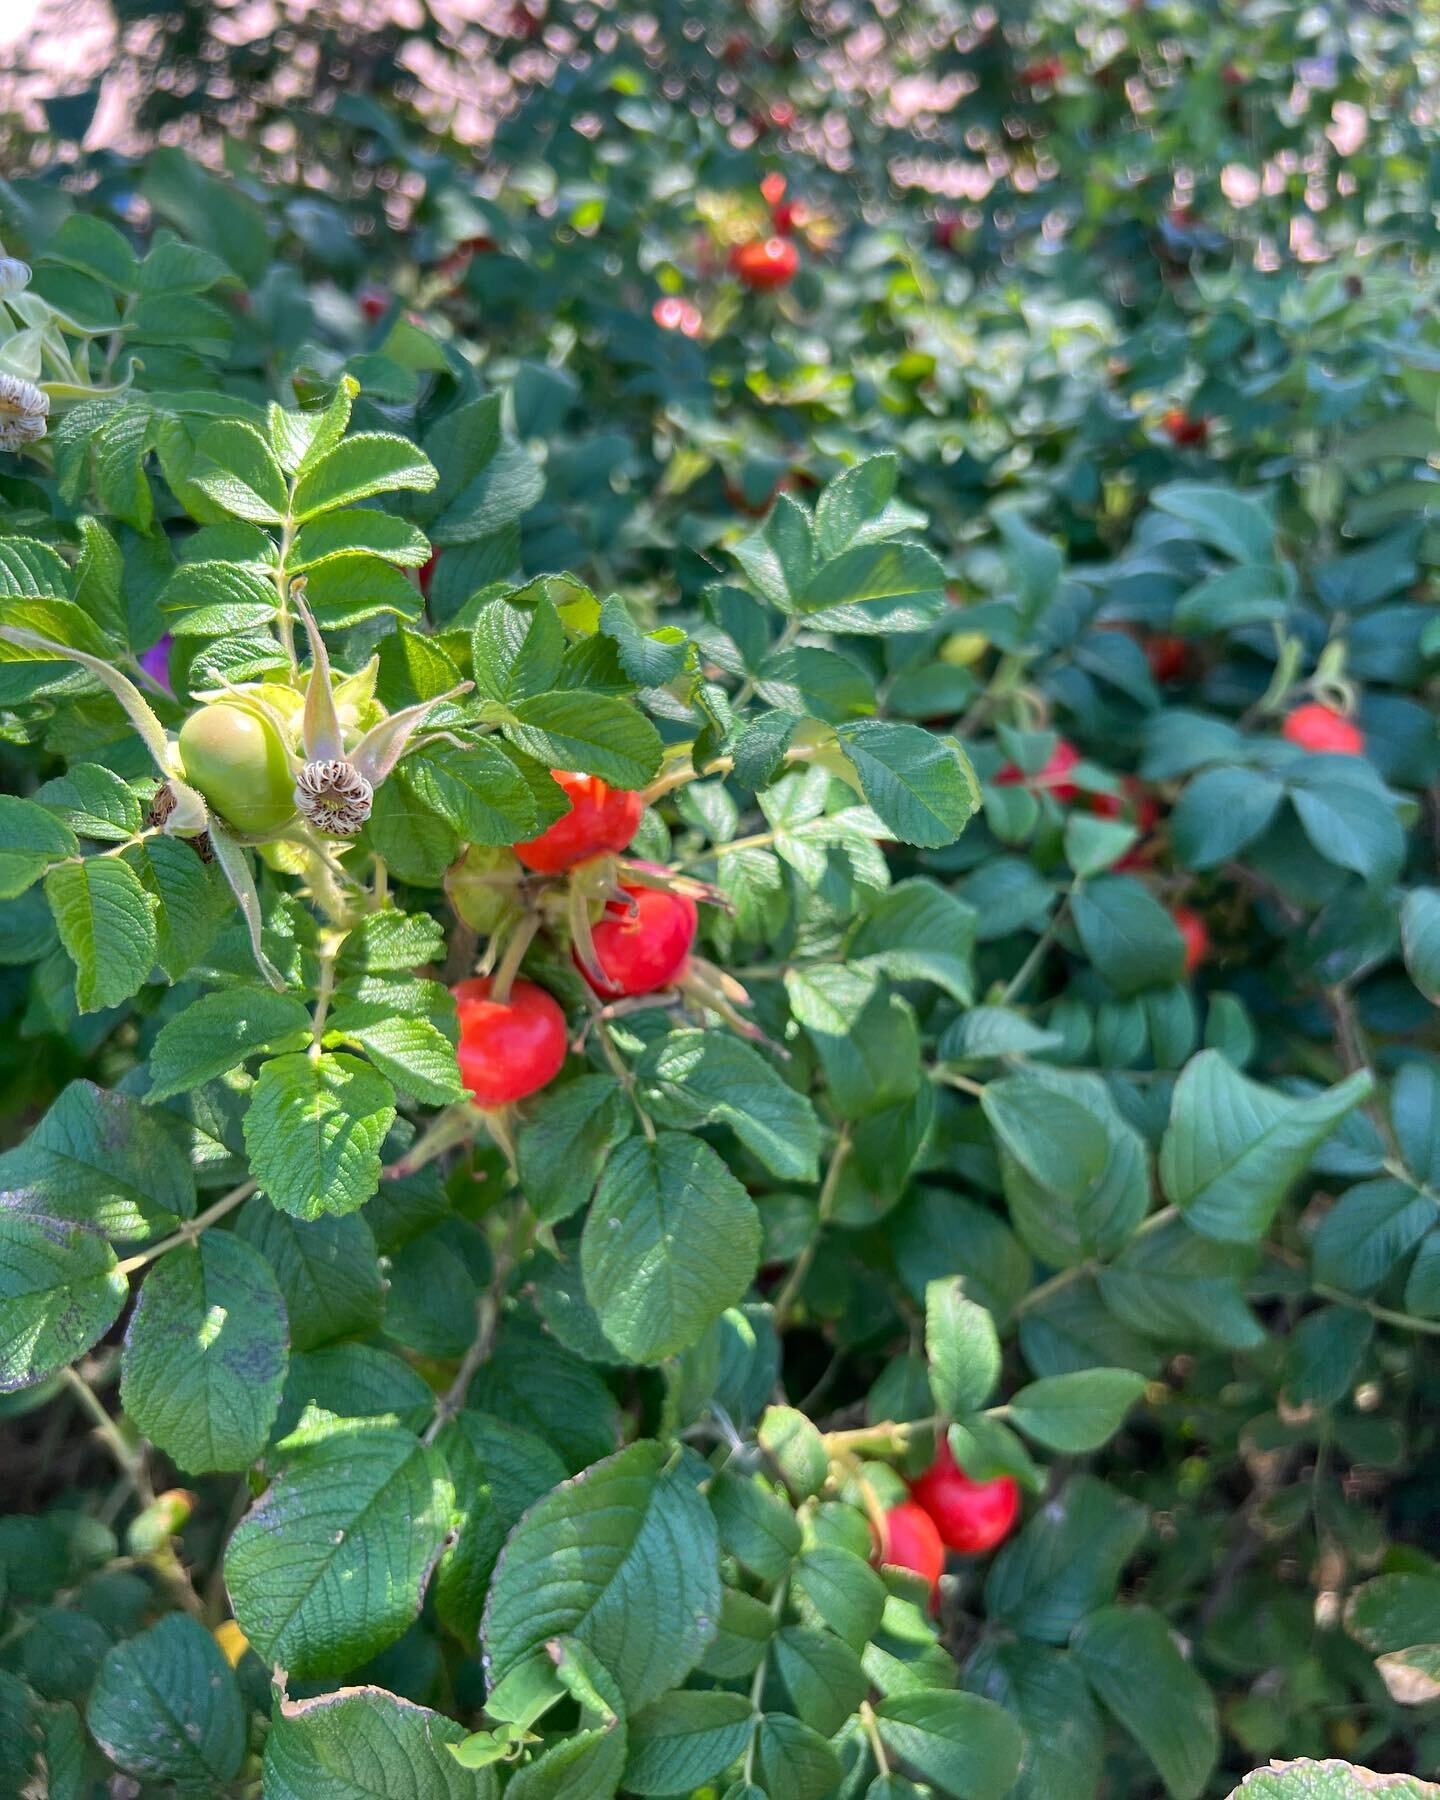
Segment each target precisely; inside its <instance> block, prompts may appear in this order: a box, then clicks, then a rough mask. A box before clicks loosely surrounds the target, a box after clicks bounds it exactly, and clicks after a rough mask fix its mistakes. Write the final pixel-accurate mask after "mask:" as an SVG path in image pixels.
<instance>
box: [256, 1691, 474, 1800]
mask: <svg viewBox="0 0 1440 1800" xmlns="http://www.w3.org/2000/svg"><path fill="white" fill-rule="evenodd" d="M465 1735H466V1733H465V1727H464V1726H463V1725H457V1724H456V1722H455V1721H454V1720H453V1719H447V1718H444V1717H443V1716H442V1715H441V1714H440V1713H435V1712H430V1711H429V1710H428V1709H427V1708H425V1707H423V1706H416V1705H415V1704H414V1702H413V1701H410V1700H402V1699H401V1698H400V1697H399V1696H398V1695H397V1694H389V1693H386V1692H385V1690H384V1689H383V1688H378V1687H352V1688H342V1689H341V1690H340V1691H339V1692H338V1693H334V1694H319V1695H316V1696H315V1698H313V1699H310V1700H286V1699H285V1698H284V1697H283V1696H277V1704H276V1707H275V1716H274V1718H273V1720H272V1721H271V1725H270V1733H269V1736H268V1737H267V1738H266V1740H265V1770H264V1775H265V1800H320V1796H322V1795H323V1796H324V1800H495V1796H496V1795H497V1794H498V1793H499V1788H498V1787H497V1785H496V1781H495V1775H494V1773H493V1771H492V1770H490V1769H475V1770H470V1769H464V1768H462V1767H461V1766H460V1764H459V1763H458V1762H457V1761H456V1760H455V1758H454V1756H453V1755H452V1754H451V1747H452V1746H453V1745H456V1744H459V1743H461V1742H462V1741H463V1740H464V1738H465Z"/></svg>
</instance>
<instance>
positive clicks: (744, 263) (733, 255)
mask: <svg viewBox="0 0 1440 1800" xmlns="http://www.w3.org/2000/svg"><path fill="white" fill-rule="evenodd" d="M799 269H800V252H799V251H798V250H797V249H796V248H795V246H794V245H793V244H792V243H791V242H790V241H789V239H788V238H783V237H769V238H756V239H754V241H753V242H751V243H748V244H737V245H736V246H735V248H734V249H733V250H732V251H731V252H730V272H731V274H732V275H734V276H735V277H736V278H737V279H738V280H739V281H740V283H741V285H742V286H744V287H748V288H751V289H753V290H754V291H755V292H756V293H762V294H768V293H770V292H772V291H773V290H774V289H775V288H782V287H788V286H789V285H790V283H791V282H792V281H793V280H794V279H795V277H796V275H797V274H798V273H799Z"/></svg>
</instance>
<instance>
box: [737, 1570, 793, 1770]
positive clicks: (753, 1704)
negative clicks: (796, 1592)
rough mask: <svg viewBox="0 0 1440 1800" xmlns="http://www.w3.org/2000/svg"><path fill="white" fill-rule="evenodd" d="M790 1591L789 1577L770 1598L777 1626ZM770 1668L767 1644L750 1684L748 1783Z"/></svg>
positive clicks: (746, 1749)
mask: <svg viewBox="0 0 1440 1800" xmlns="http://www.w3.org/2000/svg"><path fill="white" fill-rule="evenodd" d="M789 1591H790V1578H789V1576H788V1575H787V1576H786V1577H784V1579H782V1580H781V1581H780V1582H779V1583H778V1585H777V1586H776V1589H775V1592H774V1593H773V1594H772V1595H771V1596H770V1617H771V1618H772V1619H773V1620H774V1622H775V1624H776V1625H778V1624H779V1623H780V1615H781V1614H782V1613H783V1612H784V1610H785V1596H786V1594H787V1593H788V1592H789ZM773 1640H774V1633H773V1632H772V1633H771V1641H772V1642H773ZM769 1668H770V1646H769V1644H767V1645H766V1647H765V1652H764V1654H763V1655H762V1656H761V1658H760V1661H759V1663H758V1664H757V1665H756V1668H755V1679H754V1680H753V1681H752V1682H751V1683H750V1710H751V1711H752V1712H753V1713H754V1715H755V1717H754V1720H753V1721H752V1723H751V1726H750V1742H749V1743H748V1744H747V1745H746V1746H745V1780H746V1781H747V1782H753V1781H754V1779H755V1752H756V1750H757V1749H758V1748H759V1744H760V1722H761V1720H762V1719H763V1718H764V1717H765V1715H764V1713H763V1712H761V1710H760V1701H761V1698H762V1696H763V1695H764V1692H765V1676H766V1673H767V1672H768V1670H769Z"/></svg>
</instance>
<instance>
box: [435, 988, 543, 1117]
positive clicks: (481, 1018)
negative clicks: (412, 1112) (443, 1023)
mask: <svg viewBox="0 0 1440 1800" xmlns="http://www.w3.org/2000/svg"><path fill="white" fill-rule="evenodd" d="M492 986H493V983H492V982H491V980H490V978H489V976H488V975H480V976H476V977H474V978H473V979H472V980H470V981H462V982H461V983H460V984H459V986H458V987H456V988H454V989H453V990H452V991H453V993H454V995H455V1009H456V1012H457V1013H458V1014H459V1018H460V1048H459V1052H458V1055H459V1059H460V1079H461V1080H462V1081H463V1082H464V1083H465V1085H466V1087H467V1088H469V1090H470V1092H471V1093H472V1094H473V1095H474V1096H475V1098H476V1100H477V1101H478V1102H479V1103H480V1105H481V1106H506V1105H508V1104H509V1103H510V1102H511V1101H512V1100H523V1099H524V1098H525V1096H526V1095H527V1094H534V1093H538V1092H539V1090H540V1089H541V1088H543V1087H545V1086H546V1085H547V1084H548V1083H549V1082H551V1081H553V1080H554V1079H555V1077H556V1076H557V1075H558V1074H559V1073H560V1070H561V1067H562V1066H563V1064H564V1062H565V1048H566V1031H565V1015H564V1013H563V1012H561V1010H560V1007H559V1005H558V1003H557V1002H556V1001H555V1000H554V999H553V998H552V996H551V995H549V994H547V993H546V992H545V990H544V988H542V987H536V985H535V983H534V982H533V981H516V982H512V983H511V986H510V997H509V999H508V1000H496V999H494V998H492V996H491V988H492Z"/></svg>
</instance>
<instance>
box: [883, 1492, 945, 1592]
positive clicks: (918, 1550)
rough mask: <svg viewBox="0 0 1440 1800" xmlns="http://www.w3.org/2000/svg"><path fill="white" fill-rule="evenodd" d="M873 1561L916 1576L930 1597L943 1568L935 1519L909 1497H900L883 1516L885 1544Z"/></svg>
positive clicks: (943, 1557)
mask: <svg viewBox="0 0 1440 1800" xmlns="http://www.w3.org/2000/svg"><path fill="white" fill-rule="evenodd" d="M875 1560H876V1561H877V1562H879V1563H890V1564H891V1565H892V1566H893V1567H895V1568H897V1569H909V1570H910V1572H911V1573H912V1574H914V1575H918V1576H920V1577H921V1579H922V1580H923V1581H924V1583H925V1585H926V1587H928V1588H929V1590H930V1593H931V1595H932V1597H933V1595H934V1593H935V1587H936V1584H937V1583H938V1582H939V1580H940V1576H941V1574H942V1573H943V1572H944V1568H945V1546H944V1544H942V1543H941V1541H940V1533H939V1532H938V1531H937V1530H936V1529H935V1521H934V1520H933V1519H932V1518H931V1517H930V1515H929V1513H928V1512H926V1511H925V1509H924V1508H923V1507H921V1506H917V1505H916V1504H915V1502H914V1501H913V1500H902V1501H901V1502H900V1504H899V1505H898V1506H892V1507H891V1508H890V1510H889V1511H888V1512H887V1513H886V1515H885V1543H884V1544H883V1545H882V1546H881V1547H880V1548H879V1549H878V1550H877V1551H876V1555H875Z"/></svg>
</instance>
